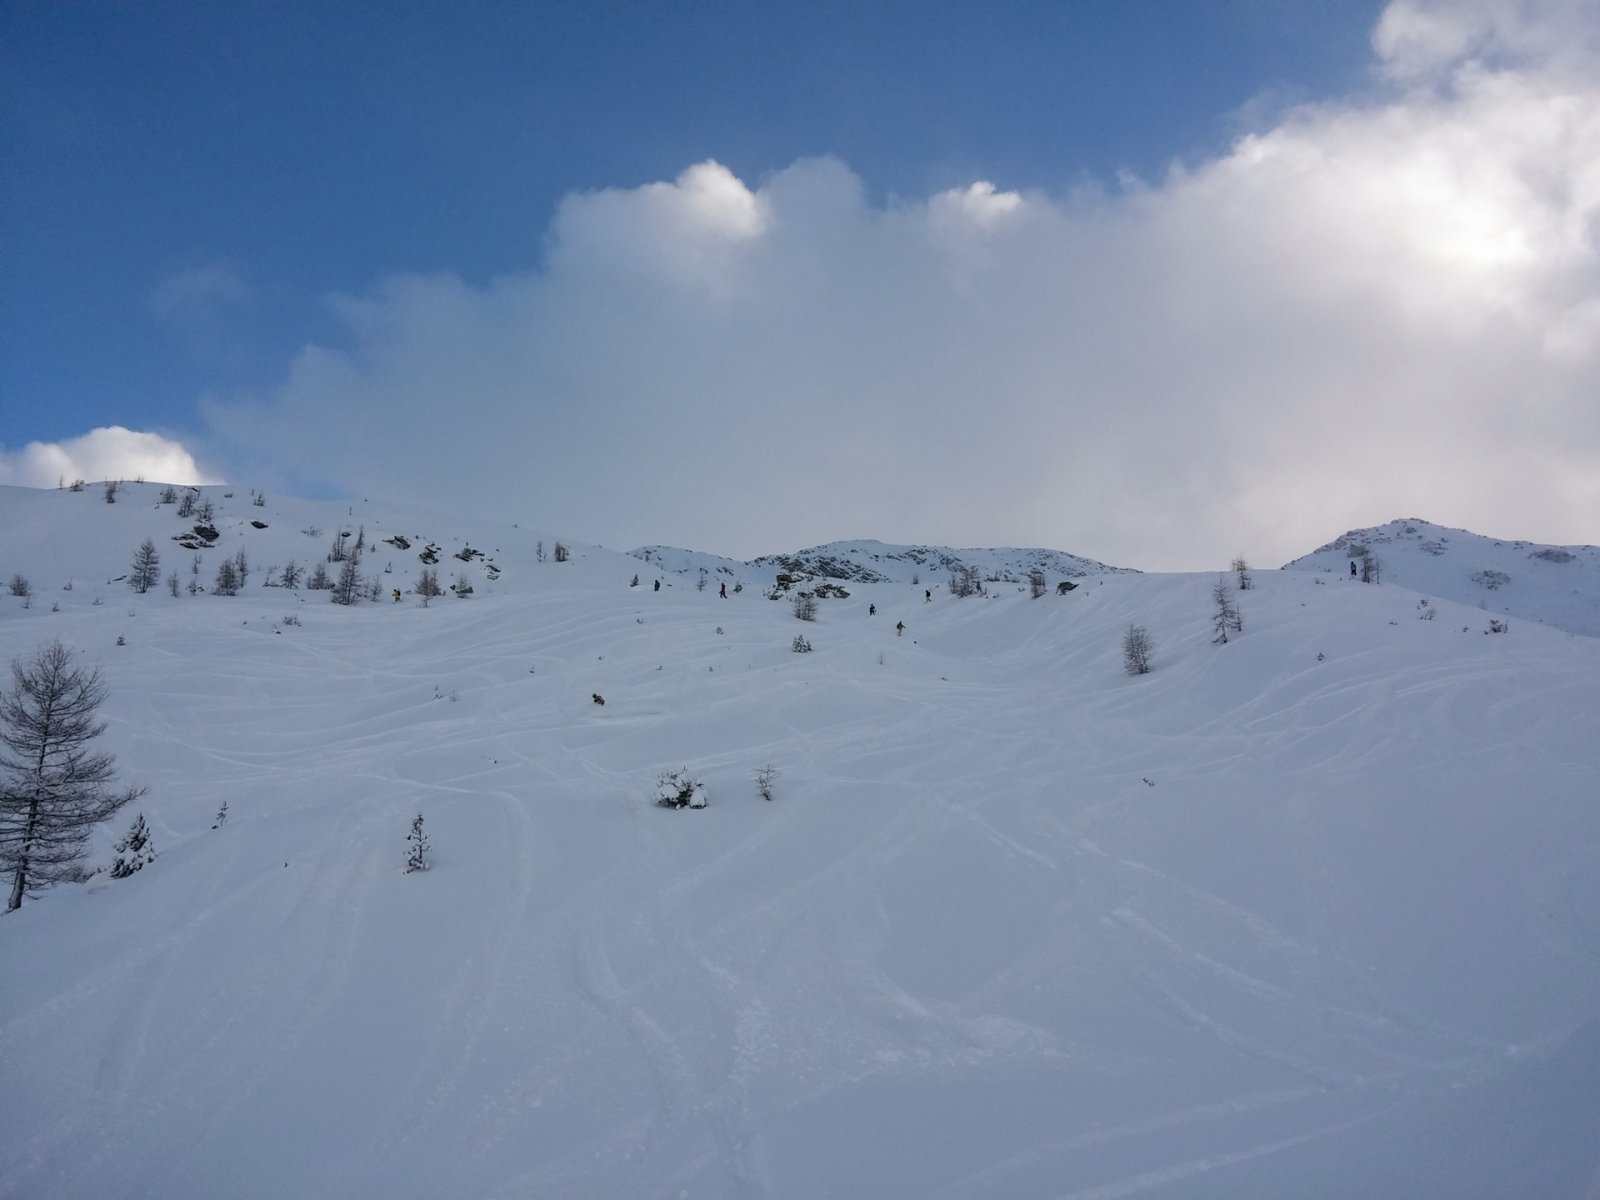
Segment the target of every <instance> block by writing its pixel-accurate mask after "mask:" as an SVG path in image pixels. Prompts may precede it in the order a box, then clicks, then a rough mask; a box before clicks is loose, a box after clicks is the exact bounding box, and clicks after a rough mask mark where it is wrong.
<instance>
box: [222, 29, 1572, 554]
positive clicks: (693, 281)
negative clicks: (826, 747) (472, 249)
mask: <svg viewBox="0 0 1600 1200" xmlns="http://www.w3.org/2000/svg"><path fill="white" fill-rule="evenodd" d="M1529 9H1530V6H1528V5H1526V4H1514V5H1513V4H1496V3H1484V4H1479V5H1470V4H1427V3H1421V2H1419V0H1402V2H1399V3H1396V4H1394V5H1393V6H1392V7H1391V8H1390V10H1389V12H1388V13H1387V14H1386V15H1385V17H1384V20H1383V22H1382V23H1381V24H1380V26H1379V27H1378V30H1377V31H1376V33H1375V37H1374V44H1375V48H1376V50H1377V54H1378V58H1377V60H1376V66H1377V69H1378V70H1377V74H1378V76H1379V77H1381V78H1383V79H1386V80H1388V82H1386V83H1384V84H1382V85H1381V90H1379V91H1378V92H1377V93H1375V94H1374V95H1372V96H1367V97H1361V98H1358V99H1354V100H1350V101H1347V102H1342V103H1322V104H1316V105H1307V106H1303V107H1300V108H1296V109H1292V110H1289V111H1286V112H1283V113H1281V114H1280V115H1279V116H1278V117H1277V118H1276V119H1275V120H1274V121H1273V122H1272V123H1271V124H1270V125H1268V126H1265V127H1262V128H1259V129H1257V130H1256V131H1255V132H1253V133H1252V134H1250V135H1248V136H1245V137H1243V138H1241V139H1240V140H1239V141H1238V143H1237V144H1236V145H1235V146H1234V147H1233V148H1232V150H1231V151H1230V152H1229V153H1227V154H1225V155H1223V156H1221V157H1219V158H1217V159H1216V160H1214V161H1209V162H1202V163H1198V164H1190V165H1187V166H1185V167H1181V168H1174V169H1173V170H1172V171H1171V172H1170V174H1169V175H1168V176H1167V177H1166V178H1164V179H1162V180H1160V181H1156V182H1150V183H1141V182H1137V181H1128V182H1126V183H1125V186H1123V187H1122V188H1120V189H1118V190H1116V191H1106V190H1100V189H1094V188H1085V189H1084V190H1082V191H1080V192H1077V193H1073V194H1069V195H1065V196H1047V195H1042V194H1035V193H1017V192H1012V191H1005V190H1002V189H1000V188H997V187H996V186H995V185H993V184H991V183H988V182H978V183H974V184H972V185H970V186H969V187H965V188H956V189H951V190H949V191H945V192H941V193H938V194H935V195H933V196H932V197H930V198H928V199H926V200H907V199H903V198H899V199H893V200H891V201H889V202H888V203H886V204H883V205H875V204H873V203H870V202H868V200H867V199H866V198H865V193H864V188H863V185H862V183H861V181H860V180H859V179H858V178H857V177H856V176H855V175H854V174H853V173H852V172H851V171H850V170H849V169H848V168H847V167H846V166H845V165H844V164H842V163H839V162H837V161H834V160H829V159H813V160H802V161H800V162H796V163H794V164H792V165H791V166H789V167H787V168H785V169H784V170H781V171H778V172H777V173H775V174H773V175H771V176H769V177H767V178H765V179H762V180H760V181H759V182H747V181H744V180H741V179H739V178H737V177H736V176H735V175H734V174H733V173H732V172H731V171H729V170H728V169H727V168H726V167H724V166H722V165H720V164H718V163H715V162H704V163H700V164H697V165H695V166H691V167H689V168H688V169H687V170H685V171H684V172H683V173H682V174H680V175H679V176H678V178H677V179H676V180H674V181H672V182H658V183H649V184H645V185H643V186H640V187H635V188H613V189H606V190H602V191H595V192H582V193H574V194H572V195H570V196H568V197H567V198H566V199H565V200H564V201H563V202H562V204H561V205H560V207H559V210H558V212H557V214H556V217H555V219H554V221H553V223H552V226H551V228H550V229H549V231H548V234H547V238H546V246H547V251H546V260H545V262H544V264H543V265H542V266H541V267H540V268H539V269H537V270H531V271H527V272H522V273H518V274H511V275H507V276H504V277H502V278H499V279H496V280H494V281H493V282H491V283H490V284H488V285H486V286H482V287H477V286H473V285H470V284H467V283H465V282H463V281H461V280H460V279H457V278H455V277H453V276H449V275H433V276H397V277H394V278H391V279H388V280H385V281H384V282H383V283H381V284H379V285H378V286H377V287H375V288H374V289H373V290H372V291H371V292H369V293H368V294H366V295H363V296H359V297H344V298H339V299H337V300H335V301H334V311H335V312H336V313H337V314H338V315H339V316H340V318H341V319H342V320H343V322H344V323H345V326H346V329H347V333H348V340H347V342H346V343H345V344H342V345H331V346H323V347H308V348H307V349H306V350H305V351H303V352H302V353H301V354H300V355H299V356H298V358H297V360H296V361H295V363H294V364H293V367H292V369H291V370H290V371H289V373H288V376H287V379H286V381H285V382H284V384H283V385H282V386H281V387H279V388H278V389H276V390H275V391H274V392H272V393H271V394H269V395H265V396H259V397H237V398H232V399H230V400H227V401H218V402H216V403H214V404H213V405H212V406H211V409H210V412H211V416H212V420H213V422H214V425H215V429H216V431H217V433H218V434H219V435H220V436H221V437H222V438H223V439H224V440H231V441H232V443H233V444H234V446H235V447H237V448H238V449H237V452H236V458H237V459H238V460H239V461H240V463H241V464H242V471H243V472H249V471H251V470H252V469H257V470H262V469H264V470H269V471H282V470H283V469H284V468H285V464H293V465H294V468H295V469H296V470H298V471H299V472H301V473H303V474H307V475H310V476H312V477H317V478H324V479H332V480H337V481H340V482H341V483H343V484H344V485H345V486H346V487H348V488H350V489H352V490H359V491H362V492H372V491H385V490H394V489H395V488H396V487H397V486H403V487H404V488H405V490H407V491H408V492H411V493H414V494H420V495H421V496H422V497H424V498H426V497H429V496H432V497H434V498H436V499H440V500H448V501H449V502H451V503H454V504H467V505H471V506H475V507H476V506H486V507H492V508H496V509H499V510H502V511H507V512H511V513H515V514H517V515H519V516H522V517H525V518H527V519H529V520H537V521H539V522H540V523H542V524H545V525H547V526H556V527H561V528H565V529H570V530H572V531H573V532H574V533H576V534H578V535H581V536H584V537H590V538H593V539H595V540H600V541H606V542H609V543H611V544H614V545H622V546H626V545H631V544H635V543H638V542H645V541H677V542H690V543H693V544H695V545H697V546H701V547H704V548H709V549H717V550H721V551H725V552H729V553H740V554H746V553H755V552H758V551H761V550H772V549H777V548H782V547H789V546H792V545H795V544H798V543H802V542H806V541H814V540H822V539H825V538H832V537H838V536H857V535H863V534H864V535H869V536H881V537H885V538H888V539H895V540H912V539H918V540H938V541H944V542H953V543H963V542H965V543H969V544H970V543H979V542H981V543H993V542H998V541H1012V542H1021V541H1027V542H1037V543H1046V544H1052V545H1058V546H1062V547H1065V548H1068V549H1071V550H1074V551H1077V552H1081V553H1089V554H1095V555H1097V556H1101V557H1106V558H1110V559H1113V560H1115V561H1119V562H1130V563H1132V564H1133V565H1140V566H1147V567H1180V566H1204V565H1212V564H1214V563H1216V562H1218V561H1224V560H1225V559H1226V557H1227V556H1228V555H1229V554H1231V553H1232V552H1234V551H1237V550H1244V551H1247V552H1248V553H1250V554H1252V555H1253V556H1255V557H1258V558H1260V559H1261V560H1263V561H1272V560H1274V559H1281V558H1285V557H1289V556H1292V555H1294V554H1298V553H1301V552H1303V551H1304V550H1306V549H1308V548H1309V547H1308V544H1307V543H1308V539H1320V538H1323V537H1327V536H1332V535H1333V534H1335V533H1337V532H1340V531H1341V530H1343V529H1344V528H1347V527H1349V526H1351V525H1356V524H1367V523H1372V522H1376V521H1380V520H1385V519H1388V518H1391V517H1394V516H1397V515H1403V514H1412V513H1415V514H1417V515H1423V516H1428V517H1430V518H1432V519H1435V520H1440V521H1444V522H1447V523H1452V524H1466V525H1472V526H1474V527H1477V528H1480V529H1483V530H1485V531H1486V532H1514V533H1516V534H1518V535H1521V536H1528V537H1534V538H1540V539H1544V540H1568V541H1579V540H1593V539H1594V536H1595V529H1594V521H1595V511H1594V507H1593V498H1594V493H1593V487H1592V486H1591V485H1589V484H1587V483H1586V482H1585V481H1586V480H1592V479H1593V478H1594V477H1595V476H1596V474H1597V473H1600V419H1597V417H1596V405H1595V404H1594V401H1593V397H1594V396H1595V395H1596V394H1597V385H1600V358H1597V353H1596V349H1595V340H1594V334H1595V333H1596V332H1600V271H1597V269H1596V268H1597V263H1600V259H1597V245H1596V229H1597V228H1600V83H1597V73H1596V72H1595V71H1594V70H1592V69H1591V70H1589V71H1588V72H1584V71H1578V70H1575V69H1574V68H1573V62H1574V57H1573V56H1574V54H1575V53H1577V51H1575V50H1574V47H1582V46H1584V45H1586V44H1588V42H1589V40H1590V39H1592V37H1593V32H1594V27H1595V24H1596V21H1597V18H1596V17H1595V16H1593V15H1591V14H1590V13H1589V12H1588V10H1586V9H1583V8H1580V7H1578V6H1574V5H1567V4H1555V5H1550V6H1546V8H1545V9H1543V10H1542V11H1543V20H1542V23H1541V22H1540V21H1534V20H1531V19H1530V18H1528V17H1527V12H1528V11H1529ZM1561 23H1566V24H1567V25H1568V26H1569V27H1570V28H1569V29H1568V31H1567V33H1566V34H1565V35H1564V36H1556V35H1555V34H1554V33H1552V32H1551V28H1552V27H1554V26H1557V25H1559V24H1561ZM1591 66H1592V61H1591ZM246 448H249V449H248V450H247V449H246ZM400 481H403V483H401V482H400Z"/></svg>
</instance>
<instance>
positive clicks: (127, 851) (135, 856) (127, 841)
mask: <svg viewBox="0 0 1600 1200" xmlns="http://www.w3.org/2000/svg"><path fill="white" fill-rule="evenodd" d="M113 849H114V850H115V851H116V855H117V856H116V858H114V859H112V860H111V878H113V879H126V878H127V877H128V876H129V875H132V874H133V873H134V872H135V871H137V870H139V869H140V868H141V867H143V866H144V865H145V864H146V863H150V862H154V861H155V857H156V849H155V847H154V846H153V845H152V844H151V842H150V831H149V829H147V828H146V827H145V823H144V814H143V813H140V814H139V815H138V816H136V817H134V818H133V824H132V825H130V826H129V827H128V832H127V833H125V834H123V835H122V840H121V841H119V842H118V843H117V844H116V846H114V847H113Z"/></svg>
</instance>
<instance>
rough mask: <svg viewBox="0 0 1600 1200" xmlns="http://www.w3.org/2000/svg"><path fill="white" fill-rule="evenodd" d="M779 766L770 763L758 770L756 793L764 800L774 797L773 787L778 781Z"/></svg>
mask: <svg viewBox="0 0 1600 1200" xmlns="http://www.w3.org/2000/svg"><path fill="white" fill-rule="evenodd" d="M778 774H779V772H778V768H777V767H775V766H773V765H772V764H771V763H768V764H767V765H766V766H764V767H762V768H761V769H760V770H758V771H757V772H756V795H758V796H760V797H761V798H762V799H763V800H771V799H772V787H773V785H774V784H775V783H777V782H778Z"/></svg>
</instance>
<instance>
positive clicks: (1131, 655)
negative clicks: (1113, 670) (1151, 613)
mask: <svg viewBox="0 0 1600 1200" xmlns="http://www.w3.org/2000/svg"><path fill="white" fill-rule="evenodd" d="M1155 650H1156V644H1155V642H1154V641H1153V640H1151V637H1150V631H1149V630H1148V629H1146V628H1145V627H1144V626H1143V625H1129V626H1128V627H1127V629H1125V630H1123V631H1122V667H1123V670H1125V671H1127V672H1128V674H1129V675H1148V674H1149V673H1150V659H1151V658H1152V657H1153V656H1154V655H1155Z"/></svg>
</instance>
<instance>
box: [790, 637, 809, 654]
mask: <svg viewBox="0 0 1600 1200" xmlns="http://www.w3.org/2000/svg"><path fill="white" fill-rule="evenodd" d="M789 649H791V650H793V651H794V652H795V653H796V654H810V653H811V643H810V642H808V641H806V637H805V634H803V633H797V634H795V635H794V641H792V642H790V643H789Z"/></svg>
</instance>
